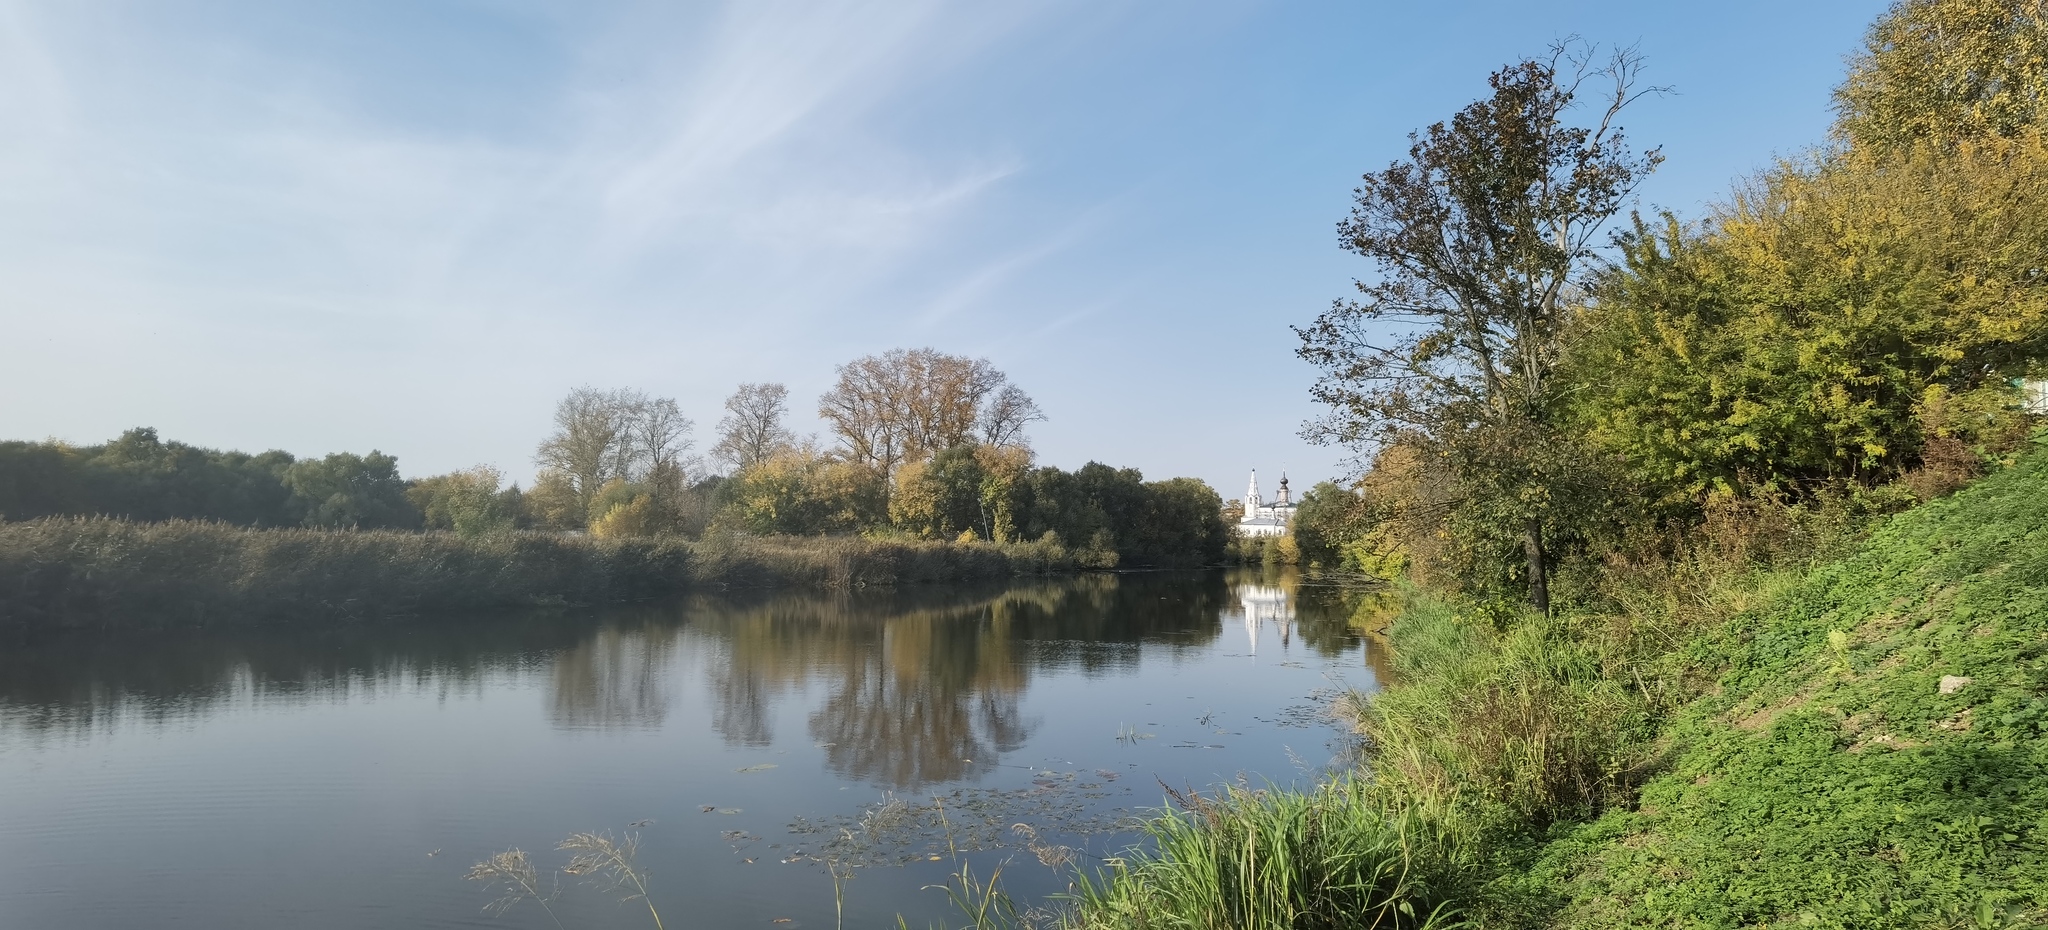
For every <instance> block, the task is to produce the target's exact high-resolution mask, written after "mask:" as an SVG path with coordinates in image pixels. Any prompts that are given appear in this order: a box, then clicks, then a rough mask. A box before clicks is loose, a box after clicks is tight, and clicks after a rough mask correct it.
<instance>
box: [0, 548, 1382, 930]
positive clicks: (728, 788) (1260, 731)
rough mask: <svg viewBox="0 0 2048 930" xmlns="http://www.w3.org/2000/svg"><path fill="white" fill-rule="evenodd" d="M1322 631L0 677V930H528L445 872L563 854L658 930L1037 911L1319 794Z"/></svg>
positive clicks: (1371, 680)
mask: <svg viewBox="0 0 2048 930" xmlns="http://www.w3.org/2000/svg"><path fill="white" fill-rule="evenodd" d="M1350 607H1351V604H1350V601H1349V599H1348V598H1347V596H1346V595H1345V594H1343V593H1342V592H1339V591H1336V590H1334V589H1328V588H1319V587H1314V586H1303V585H1301V584H1299V583H1298V582H1297V581H1296V580H1295V579H1294V578H1293V577H1292V576H1290V575H1273V574H1264V575H1262V574H1260V573H1258V572H1255V571H1254V572H1236V573H1222V572H1208V573H1181V574H1175V573H1164V574H1126V575H1116V576H1111V575H1097V576H1086V577H1079V578H1071V579H1062V580H1055V581H1036V582H1029V583H1023V584H1019V585H1015V586H1010V587H992V588H967V587H949V588H918V589H904V590H897V591H860V592H850V593H840V594H817V593H778V594H756V595H733V596H719V597H709V596H707V597H701V598H695V599H691V600H688V601H684V602H680V603H676V604H670V605H664V606H659V607H636V608H631V609H616V610H604V611H583V612H575V611H556V612H538V613H530V614H519V615H507V616H498V617H484V618H464V619H449V620H442V621H433V622H427V621H414V622H409V623H406V624H402V625H375V626H363V627H354V628H349V629H343V630H335V631H328V632H320V633H310V632H296V631H279V630H270V631H241V632H205V633H186V634H181V635H175V636H169V635H167V636H149V637H140V636H133V635H129V636H120V637H112V638H105V637H75V638H64V639H60V640H46V641H37V642H31V643H26V644H23V643H7V644H0V927H4V928H16V927H19V928H133V927H207V928H231V927H293V928H297V930H316V928H366V927H407V928H413V927H504V928H527V927H550V926H553V924H552V923H551V922H550V921H549V919H548V916H547V915H546V914H544V913H542V912H541V911H540V910H539V909H538V908H536V907H534V906H533V905H532V904H531V902H522V903H520V904H518V905H516V906H513V907H511V908H510V909H509V910H507V911H506V912H504V913H502V914H492V913H486V912H485V911H484V906H485V905H487V904H489V903H491V901H492V900H493V894H492V893H491V892H490V891H489V890H487V889H486V888H485V887H484V886H483V885H481V884H480V883H476V882H469V881H465V880H464V873H465V872H467V871H468V869H469V867H470V865H471V864H473V863H475V862H477V861H478V860H481V859H484V858H486V857H488V856H490V855H492V854H493V853H497V852H500V851H503V850H505V849H507V848H510V847H519V848H522V849H525V850H527V851H528V852H529V854H530V855H531V856H532V857H533V859H534V861H535V863H536V865H538V866H539V867H540V870H541V873H542V875H543V878H544V879H545V877H546V875H547V873H548V872H549V871H551V870H552V869H554V868H556V867H558V866H560V865H561V864H562V863H564V862H566V860H567V854H566V853H558V852H555V851H554V849H553V847H554V845H555V844H556V843H557V842H559V841H560V840H561V839H562V838H563V837H566V836H568V835H569V834H571V833H575V832H578V831H610V833H611V834H612V835H613V836H615V837H620V838H623V837H625V836H627V835H636V836H637V837H638V839H639V843H640V848H639V853H638V859H637V862H638V865H639V866H640V867H641V868H642V869H643V870H644V871H645V872H646V873H647V875H648V877H649V889H650V892H651V897H652V900H653V902H654V904H655V905H656V907H658V908H659V909H660V910H661V911H662V914H663V916H664V918H665V919H666V922H667V925H668V926H669V927H671V928H697V927H760V928H764V930H775V928H796V927H813V928H816V927H831V926H834V924H835V893H834V892H835V882H834V880H833V877H832V873H833V872H834V871H837V872H840V873H841V874H850V876H851V877H850V878H847V879H845V880H843V881H842V882H840V883H839V886H840V888H841V889H842V891H843V901H844V907H845V918H844V920H845V926H847V927H883V926H894V925H895V920H896V917H897V915H899V914H900V915H902V916H903V917H905V918H906V919H907V920H908V921H909V922H910V924H911V925H912V926H924V925H926V924H927V923H928V922H930V921H934V920H940V919H945V918H948V917H952V916H955V915H954V914H953V913H952V912H951V911H950V910H949V908H950V905H949V904H948V903H947V900H946V897H945V894H944V893H943V892H942V891H938V890H933V889H930V888H927V887H926V886H930V885H935V884H942V883H944V882H945V881H946V880H947V878H948V876H949V875H951V874H952V873H953V872H954V870H955V868H956V867H957V866H956V862H958V861H965V862H967V863H969V864H970V865H971V866H972V867H973V868H974V869H975V870H976V871H977V872H979V873H981V874H988V873H989V872H990V871H992V870H993V869H994V868H995V867H997V866H998V865H1001V866H1002V867H1003V876H1004V883H1005V885H1006V886H1007V887H1008V888H1009V889H1010V890H1011V891H1012V892H1013V893H1015V894H1017V895H1019V896H1020V897H1024V898H1037V897H1039V896H1043V895H1045V894H1048V893H1053V892H1058V891H1060V890H1062V889H1064V888H1065V886H1066V881H1067V879H1066V875H1067V874H1070V873H1069V872H1068V871H1066V869H1068V868H1070V867H1061V868H1053V867H1048V866H1046V865H1044V864H1042V863H1041V855H1040V854H1043V856H1044V858H1046V859H1050V860H1053V861H1055V862H1056V861H1058V860H1059V859H1060V858H1061V857H1062V856H1072V857H1073V859H1074V861H1076V862H1078V863H1080V864H1081V865H1083V866H1084V867H1085V866H1088V865H1089V864H1090V863H1091V862H1093V861H1095V859H1094V857H1098V856H1101V855H1105V854H1111V853H1114V851H1116V850H1117V849H1120V848H1122V847H1124V846H1125V845H1127V844H1129V843H1130V842H1132V841H1133V837H1132V835H1131V834H1130V833H1128V832H1125V829H1126V828H1125V827H1123V826H1120V824H1119V821H1120V818H1122V817H1123V816H1124V815H1126V814H1128V813H1129V812H1131V811H1137V810H1143V809H1146V808H1152V807H1157V806H1159V805H1160V804H1162V803H1163V799H1164V791H1163V789H1162V787H1161V783H1162V782H1163V783H1165V784H1167V785H1172V786H1174V787H1176V788H1180V787H1193V788H1197V789H1207V788H1211V787H1214V786H1216V785H1218V784H1221V783H1225V782H1230V781H1237V780H1240V779H1242V780H1246V781H1248V782H1249V783H1251V784H1254V785H1262V784H1267V783H1279V784H1286V783H1294V782H1300V781H1306V780H1308V779H1312V778H1314V777H1316V776H1317V775H1318V774H1319V773H1320V772H1322V771H1323V770H1325V769H1326V767H1328V766H1331V765H1341V764H1344V762H1345V760H1346V758H1348V755H1349V754H1350V753H1352V752H1354V751H1355V746H1354V745H1353V744H1352V743H1351V742H1350V741H1349V739H1348V738H1347V737H1345V736H1344V735H1343V734H1342V733H1341V732H1340V731H1339V729H1338V728H1336V727H1335V726H1334V725H1333V724H1332V723H1331V722H1330V721H1329V720H1328V719H1327V717H1326V716H1324V715H1323V710H1324V706H1325V705H1326V704H1327V701H1328V699H1329V698H1330V697H1331V696H1333V695H1334V694H1335V693H1336V692H1337V690H1338V689H1341V688H1347V687H1349V688H1360V689H1371V688H1373V687H1375V683H1376V681H1377V675H1378V673H1376V671H1375V670H1376V668H1377V667H1378V664H1379V662H1380V661H1381V655H1380V653H1379V651H1378V650H1379V646H1378V644H1377V643H1376V642H1372V641H1369V640H1367V639H1363V638H1361V637H1360V636H1359V635H1358V634H1356V633H1355V632H1354V631H1352V630H1351V629H1350V628H1349V627H1348V626H1347V624H1346V619H1347V617H1348V616H1349V615H1350V612H1351V610H1350ZM1017 824H1025V825H1028V827H1029V829H1028V830H1018V829H1015V825H1017ZM1034 837H1035V838H1034ZM956 854H957V857H958V858H957V859H956ZM555 910H556V912H557V914H558V915H559V916H560V918H561V921H562V923H563V924H564V925H566V926H567V927H569V928H572V930H578V928H599V927H606V928H608V927H640V926H651V922H650V921H649V920H648V914H647V912H646V910H645V909H644V907H642V906H641V905H639V904H638V903H630V904H621V903H619V902H618V900H617V895H616V894H610V893H607V892H605V891H603V890H601V889H599V888H594V887H588V886H584V885H580V884H577V883H576V881H575V880H574V879H563V880H562V885H561V890H560V894H559V896H558V897H557V898H556V899H555Z"/></svg>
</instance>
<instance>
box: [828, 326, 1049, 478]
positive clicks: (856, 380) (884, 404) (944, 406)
mask: <svg viewBox="0 0 2048 930" xmlns="http://www.w3.org/2000/svg"><path fill="white" fill-rule="evenodd" d="M818 415H819V416H821V417H823V418H824V419H825V421H826V422H827V423H828V424H830V425H831V427H832V432H833V434H834V435H835V436H837V437H838V438H839V442H840V447H841V452H842V453H843V454H844V455H845V457H846V458H847V459H848V460H849V461H853V462H856V463H859V464H861V465H864V466H866V467H868V468H871V469H873V470H875V471H876V472H878V473H880V474H881V475H882V476H883V477H884V478H885V479H888V478H891V477H893V476H894V474H895V471H896V468H897V467H898V466H899V465H902V464H903V463H905V462H911V461H920V460H922V459H925V458H927V457H929V456H931V455H934V454H936V453H939V452H942V451H944V450H946V449H950V448H952V447H954V446H959V445H965V444H968V443H970V442H973V441H974V440H976V439H977V437H978V436H979V437H980V438H985V439H987V440H988V441H989V443H990V444H993V445H1017V444H1020V443H1021V442H1022V439H1023V435H1022V431H1023V428H1024V426H1025V425H1027V424H1029V423H1031V422H1033V421H1036V420H1042V419H1044V415H1043V414H1041V413H1040V412H1039V411H1038V406H1037V405H1036V404H1034V403H1033V402H1032V401H1031V398H1030V397H1029V396H1028V395H1026V394H1025V393H1024V392H1023V391H1022V390H1021V389H1018V388H1016V387H1015V386H1013V385H1011V384H1010V383H1009V377H1008V376H1006V375H1004V374H1003V373H1002V372H1001V371H998V370H996V367H995V366H994V365H992V364H990V363H989V361H988V359H985V358H967V357H965V356H960V355H948V354H945V353H943V352H939V351H937V350H934V349H891V350H889V351H888V352H884V353H882V354H880V355H869V356H864V357H862V358H857V359H854V360H853V361H851V362H848V363H846V364H844V365H841V366H839V380H838V382H837V383H835V384H834V385H833V387H832V390H830V391H828V392H826V394H825V396H824V397H822V398H819V400H818Z"/></svg>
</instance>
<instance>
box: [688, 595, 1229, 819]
mask: <svg viewBox="0 0 2048 930" xmlns="http://www.w3.org/2000/svg"><path fill="white" fill-rule="evenodd" d="M1218 581H1219V579H1216V578H1215V577H1214V575H1213V574H1203V575H1186V574H1183V575H1178V576H1173V577H1171V578H1170V579H1169V578H1167V577H1157V576H1155V577H1151V578H1146V579H1143V580H1140V581H1133V580H1132V579H1130V578H1121V579H1120V578H1118V577H1116V576H1109V575H1091V576H1083V577H1080V578H1069V579H1063V580H1059V581H1044V582H1035V583H1028V584H1023V585H1019V586H1015V587H1011V588H1008V589H999V590H996V591H994V592H993V593H989V594H986V595H983V596H978V597H977V596H965V597H963V596H962V595H961V592H960V591H959V589H957V588H952V589H947V588H935V589H901V590H897V591H888V592H846V593H842V594H838V595H829V596H828V595H815V594H812V595H785V596H782V597H777V598H773V599H770V600H768V601H766V602H764V603H757V604H753V605H739V604H731V605H727V606H726V607H724V609H720V607H719V606H717V605H712V604H704V605H699V608H698V612H696V613H693V615H692V616H693V620H694V621H695V622H696V623H697V624H699V625H700V626H702V627H708V628H710V629H713V630H715V631H717V633H718V634H719V635H720V636H721V637H722V638H725V639H727V641H728V643H729V650H728V653H727V661H726V662H725V663H724V664H723V666H722V667H721V668H719V669H718V670H717V671H715V672H714V673H713V674H712V689H713V693H714V696H715V698H716V700H717V701H718V705H719V706H718V708H717V710H715V711H714V715H713V725H714V726H715V727H716V729H717V731H718V732H719V734H720V735H721V736H722V737H723V738H724V739H725V740H726V741H727V743H729V744H738V745H765V744H767V743H769V742H771V741H772V740H773V736H774V734H773V733H772V731H771V727H770V726H769V723H768V721H769V717H770V713H771V711H772V707H773V704H774V702H775V697H776V696H777V695H779V694H780V693H782V692H784V691H786V690H790V689H793V688H796V687H799V686H801V685H803V684H805V683H806V682H820V683H822V684H823V685H824V687H825V688H826V689H827V696H826V698H825V700H824V702H823V703H821V704H820V705H819V706H818V707H817V708H816V709H814V710H813V711H812V712H811V715H810V721H809V723H810V735H811V737H812V738H813V739H815V740H817V741H818V742H820V743H825V744H829V745H827V746H825V751H826V760H827V764H828V765H829V766H830V767H831V768H832V769H833V770H834V771H837V772H840V773H842V774H845V775H849V776H852V777H856V778H864V779H870V780H874V781H878V782H882V783H885V784H889V785H891V786H894V787H899V788H911V787H917V786H921V785H924V784H928V783H932V782H938V781H953V780H958V779H962V778H966V777H969V776H972V775H975V774H979V773H981V772H985V771H987V770H989V769H991V768H993V767H994V766H995V764H996V762H997V759H998V757H999V756H1000V755H1001V754H1002V753H1005V752H1009V751H1012V750H1014V749H1016V748H1017V747H1018V746H1021V745H1023V743H1024V741H1025V740H1026V739H1027V738H1028V737H1029V736H1030V733H1031V730H1032V729H1033V723H1032V722H1031V721H1028V720H1025V719H1024V718H1023V716H1022V714H1021V712H1020V710H1019V697H1020V696H1021V695H1022V693H1023V692H1024V690H1025V688H1026V686H1027V685H1028V683H1029V679H1030V674H1031V672H1032V671H1034V670H1050V669H1056V668H1072V669H1074V670H1077V671H1079V672H1081V673H1082V674H1100V673H1102V672H1104V671H1108V670H1113V669H1120V668H1129V667H1131V666H1133V665H1134V664H1135V661H1136V657H1137V651H1138V648H1139V644H1140V643H1141V642H1146V641H1153V642H1159V641H1164V642H1168V643H1175V642H1181V643H1186V644H1189V645H1198V644H1200V643H1206V642H1208V641H1209V640H1212V639H1214V637H1215V635H1216V633H1217V626H1218V623H1217V616H1218V614H1217V613H1216V611H1215V609H1214V605H1215V604H1216V603H1218V602H1220V600H1221V597H1222V593H1223V592H1222V586H1221V584H1220V583H1218ZM1191 627H1193V628H1195V629H1194V631H1193V632H1190V628H1191ZM1075 642H1081V643H1086V644H1088V648H1068V647H1069V646H1071V645H1072V644H1073V643H1075Z"/></svg>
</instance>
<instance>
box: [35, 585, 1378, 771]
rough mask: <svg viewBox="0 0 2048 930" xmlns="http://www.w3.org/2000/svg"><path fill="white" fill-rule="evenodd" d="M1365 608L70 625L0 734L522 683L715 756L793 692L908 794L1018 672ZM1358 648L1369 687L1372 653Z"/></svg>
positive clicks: (1093, 591) (1094, 596)
mask: <svg viewBox="0 0 2048 930" xmlns="http://www.w3.org/2000/svg"><path fill="white" fill-rule="evenodd" d="M1362 603H1363V602H1362V601H1361V600H1360V597H1359V595H1358V593H1357V592H1356V591H1353V590H1349V589H1344V588H1337V587H1330V586H1325V585H1317V584H1313V583H1304V582H1303V581H1302V579H1301V578H1300V577H1299V576H1297V575H1295V574H1293V573H1292V572H1272V571H1265V572H1261V571H1259V570H1256V569H1254V570H1248V571H1243V572H1234V573H1227V574H1226V573H1222V572H1196V573H1160V574H1140V575H1122V576H1117V575H1091V576H1083V577H1077V578H1066V579H1058V580H1043V581H1032V582H1027V583H1021V584H1017V585H1012V586H1007V587H1005V586H995V587H985V588H963V587H928V588H909V589H903V590H896V591H853V592H838V593H816V592H781V593H753V594H738V595H721V596H708V595H707V596H701V597H695V598H691V599H687V600H684V601H681V602H678V603H673V604H667V605H662V606H658V607H640V608H632V609H624V610H611V611H604V612H597V613H576V612H565V611H555V612H531V613H522V614H513V615H503V616H494V617H473V618H448V619H438V620H417V621H411V622H407V623H402V624H384V625H375V626H362V627H355V628H348V629H339V630H328V631H322V632H307V631H296V630H285V629H271V630H239V631H200V632H196V633H186V634H181V635H149V636H104V637H88V636H67V637H62V638H58V639H54V640H47V641H42V642H33V643H16V644H12V645H10V646H7V647H6V648H0V738H5V737H6V736H7V734H8V733H10V732H14V733H26V734H28V735H29V736H30V737H31V738H32V739H48V738H66V737H84V736H88V735H90V734H92V733H95V732H98V731H103V730H107V729H111V728H113V727H116V726H137V725H139V726H162V725H164V724H166V723H167V722H170V721H174V720H183V719H191V718H196V717H204V716H206V715H209V714H213V713H218V712H221V711H222V710H224V709H233V708H249V707H272V706H280V705H291V704H305V703H317V702H330V703H345V702H356V701H367V700H376V699H377V698H379V697H380V696H382V695H387V694H401V693H402V694H413V695H417V694H422V693H425V694H431V695H438V696H439V697H441V698H442V699H449V698H454V697H462V696H478V695H481V694H483V693H484V691H485V690H486V689H487V688H490V687H494V686H498V685H504V684H513V685H516V684H521V683H531V684H533V685H536V686H538V687H540V688H541V689H542V690H543V691H544V695H545V700H544V703H543V707H544V711H543V712H544V713H545V715H546V717H547V720H548V721H549V723H551V724H552V725H554V726H556V727H561V728H577V729H598V730H607V729H621V728H623V729H654V728H661V727H664V726H666V725H668V724H670V723H671V722H673V721H674V720H676V719H678V715H679V714H683V713H685V712H686V713H687V714H688V716H687V717H685V718H684V719H704V718H708V721H709V724H710V727H711V729H712V731H713V732H715V733H716V734H717V737H718V739H719V740H721V741H722V742H723V743H724V744H725V745H727V746H731V747H762V746H767V745H770V744H771V743H773V742H774V741H775V740H776V737H777V732H776V730H777V724H778V721H783V720H788V719H789V718H786V717H783V716H780V715H779V714H778V708H779V707H781V706H783V705H785V704H787V703H788V702H790V701H795V702H797V703H796V704H795V705H794V706H793V707H792V709H795V710H800V711H801V712H802V714H803V717H802V719H804V721H805V726H806V728H807V730H808V735H809V737H810V738H811V740H812V741H814V742H815V743H817V744H819V745H820V746H822V747H823V748H824V758H825V764H826V766H827V767H828V768H829V769H830V770H831V771H832V772H834V773H837V774H838V775H840V776H842V777H845V778H850V779H858V780H864V781H869V782H874V783H879V784H883V785H888V786H893V787H897V788H914V787H920V786H925V785H930V784H934V783H940V782H948V781H958V780H961V779H966V778H972V777H975V776H977V775H980V774H983V773H986V772H987V771H988V770H990V769H991V768H992V767H993V766H995V765H997V764H999V763H1000V760H1001V758H1002V756H1003V755H1004V754H1005V753H1009V752H1013V751H1015V750H1016V749H1017V748H1018V747H1019V746H1021V745H1023V744H1024V743H1025V741H1026V740H1028V739H1029V738H1030V737H1031V735H1032V734H1033V732H1034V731H1035V730H1036V729H1037V728H1038V727H1039V726H1040V721H1038V720H1035V719H1033V718H1032V717H1031V716H1030V715H1029V714H1027V713H1026V712H1024V711H1023V710H1022V709H1021V705H1022V697H1023V696H1024V695H1025V694H1026V692H1027V691H1028V690H1029V688H1030V687H1031V682H1032V680H1033V678H1034V676H1041V675H1074V674H1078V675H1082V676H1090V677H1093V676H1101V675H1107V674H1123V673H1128V672H1130V671H1131V670H1133V669H1135V668H1136V667H1137V663H1138V658H1139V655H1140V651H1141V649H1145V650H1151V651H1152V652H1154V653H1158V654H1162V655H1164V656H1165V657H1167V658H1169V659H1171V657H1172V655H1173V653H1174V652H1175V651H1176V650H1181V649H1199V648H1202V647H1205V646H1206V645H1207V644H1209V643H1211V642H1213V641H1214V640H1215V639H1216V638H1217V637H1219V636H1221V635H1223V634H1224V632H1225V630H1226V627H1233V628H1235V627H1239V626H1241V627H1242V629H1243V631H1244V633H1245V634H1246V635H1248V636H1249V638H1250V643H1251V648H1252V651H1253V652H1254V653H1256V652H1257V650H1258V648H1259V643H1260V641H1261V638H1262V631H1268V630H1271V631H1277V633H1278V643H1279V645H1280V646H1281V647H1282V648H1283V649H1291V648H1304V647H1305V648H1307V649H1310V650H1313V651H1314V652H1316V653H1318V654H1320V655H1322V656H1326V657H1328V656H1337V655H1340V654H1343V653H1344V652H1345V651H1346V650H1355V649H1357V648H1358V647H1359V645H1360V643H1361V636H1360V634H1359V632H1358V631H1357V630H1356V629H1354V627H1353V625H1352V619H1353V615H1354V614H1357V613H1359V612H1360V611H1361V610H1362V609H1363V608H1362V607H1361V604H1362ZM1265 642H1266V643H1267V644H1268V647H1269V648H1271V645H1272V644H1273V642H1274V640H1273V639H1271V638H1267V639H1266V640H1265ZM1364 652H1365V655H1366V658H1367V661H1368V663H1369V664H1371V665H1373V666H1374V667H1373V672H1374V674H1375V676H1376V677H1380V678H1381V679H1382V680H1383V679H1384V669H1383V668H1381V667H1379V665H1380V661H1381V660H1382V658H1383V655H1382V650H1380V649H1378V648H1376V644H1370V643H1368V644H1367V648H1366V649H1365V650H1364ZM700 702H701V703H702V704H704V705H705V706H704V707H702V708H701V709H699V708H695V706H694V705H696V704H697V703H700ZM686 707H687V708H688V709H687V711H685V708H686ZM785 725H786V724H785Z"/></svg>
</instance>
